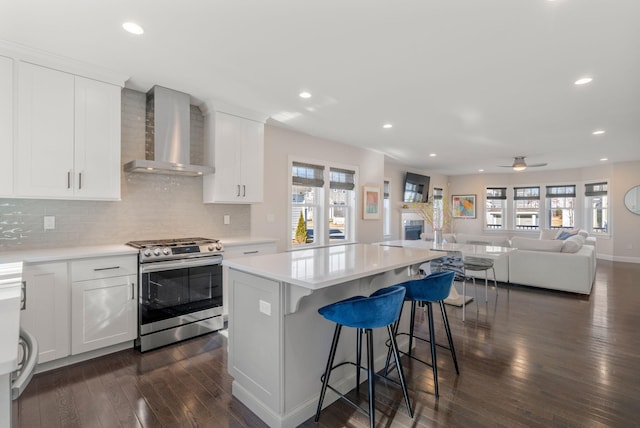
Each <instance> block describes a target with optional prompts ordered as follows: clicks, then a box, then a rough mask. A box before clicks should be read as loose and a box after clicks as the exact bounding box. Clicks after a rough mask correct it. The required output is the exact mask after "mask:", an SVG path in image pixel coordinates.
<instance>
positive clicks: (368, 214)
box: [362, 186, 380, 220]
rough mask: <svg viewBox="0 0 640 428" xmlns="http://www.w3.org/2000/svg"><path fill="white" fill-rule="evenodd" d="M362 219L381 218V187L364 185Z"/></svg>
mask: <svg viewBox="0 0 640 428" xmlns="http://www.w3.org/2000/svg"><path fill="white" fill-rule="evenodd" d="M362 219H363V220H379V219H380V188H379V187H372V186H363V187H362Z"/></svg>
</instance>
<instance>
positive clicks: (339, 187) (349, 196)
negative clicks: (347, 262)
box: [328, 167, 356, 242]
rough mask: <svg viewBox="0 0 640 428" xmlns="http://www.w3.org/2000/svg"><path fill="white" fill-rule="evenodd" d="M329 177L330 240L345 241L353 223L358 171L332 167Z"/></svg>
mask: <svg viewBox="0 0 640 428" xmlns="http://www.w3.org/2000/svg"><path fill="white" fill-rule="evenodd" d="M329 177H330V180H329V190H330V192H329V225H328V227H329V242H336V241H341V242H344V240H345V238H346V237H347V236H348V232H349V230H348V228H349V224H351V223H352V221H351V219H352V217H353V216H352V213H353V211H354V210H353V208H354V203H353V201H354V200H355V195H354V190H353V189H354V188H355V177H356V172H355V171H351V170H348V169H341V168H333V167H332V168H330V169H329Z"/></svg>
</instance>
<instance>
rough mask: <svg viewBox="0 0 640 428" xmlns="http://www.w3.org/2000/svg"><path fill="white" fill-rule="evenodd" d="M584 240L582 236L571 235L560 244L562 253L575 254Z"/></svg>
mask: <svg viewBox="0 0 640 428" xmlns="http://www.w3.org/2000/svg"><path fill="white" fill-rule="evenodd" d="M584 241H585V238H584V236H582V235H573V236H570V237H569V238H567V239H565V240H564V242H563V243H562V252H563V253H577V252H578V251H580V248H582V246H583V245H584Z"/></svg>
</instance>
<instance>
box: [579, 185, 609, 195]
mask: <svg viewBox="0 0 640 428" xmlns="http://www.w3.org/2000/svg"><path fill="white" fill-rule="evenodd" d="M607 190H608V183H607V182H603V183H588V184H585V185H584V195H585V196H605V195H606V194H607Z"/></svg>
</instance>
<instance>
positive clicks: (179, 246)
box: [127, 238, 224, 352]
mask: <svg viewBox="0 0 640 428" xmlns="http://www.w3.org/2000/svg"><path fill="white" fill-rule="evenodd" d="M127 245H129V246H132V247H134V248H137V249H139V250H140V253H139V268H138V272H139V282H138V283H139V284H140V293H139V296H140V298H139V311H138V319H139V323H138V325H139V331H138V334H139V337H138V343H139V345H140V351H141V352H145V351H148V350H150V349H154V348H158V347H160V346H164V345H168V344H170V343H174V342H178V341H181V340H184V339H188V338H191V337H195V336H199V335H201V334H205V333H209V332H212V331H216V330H220V329H221V328H223V327H224V321H223V319H222V254H223V246H222V243H221V242H220V241H218V240H217V239H207V238H183V239H158V240H150V241H131V242H127Z"/></svg>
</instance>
